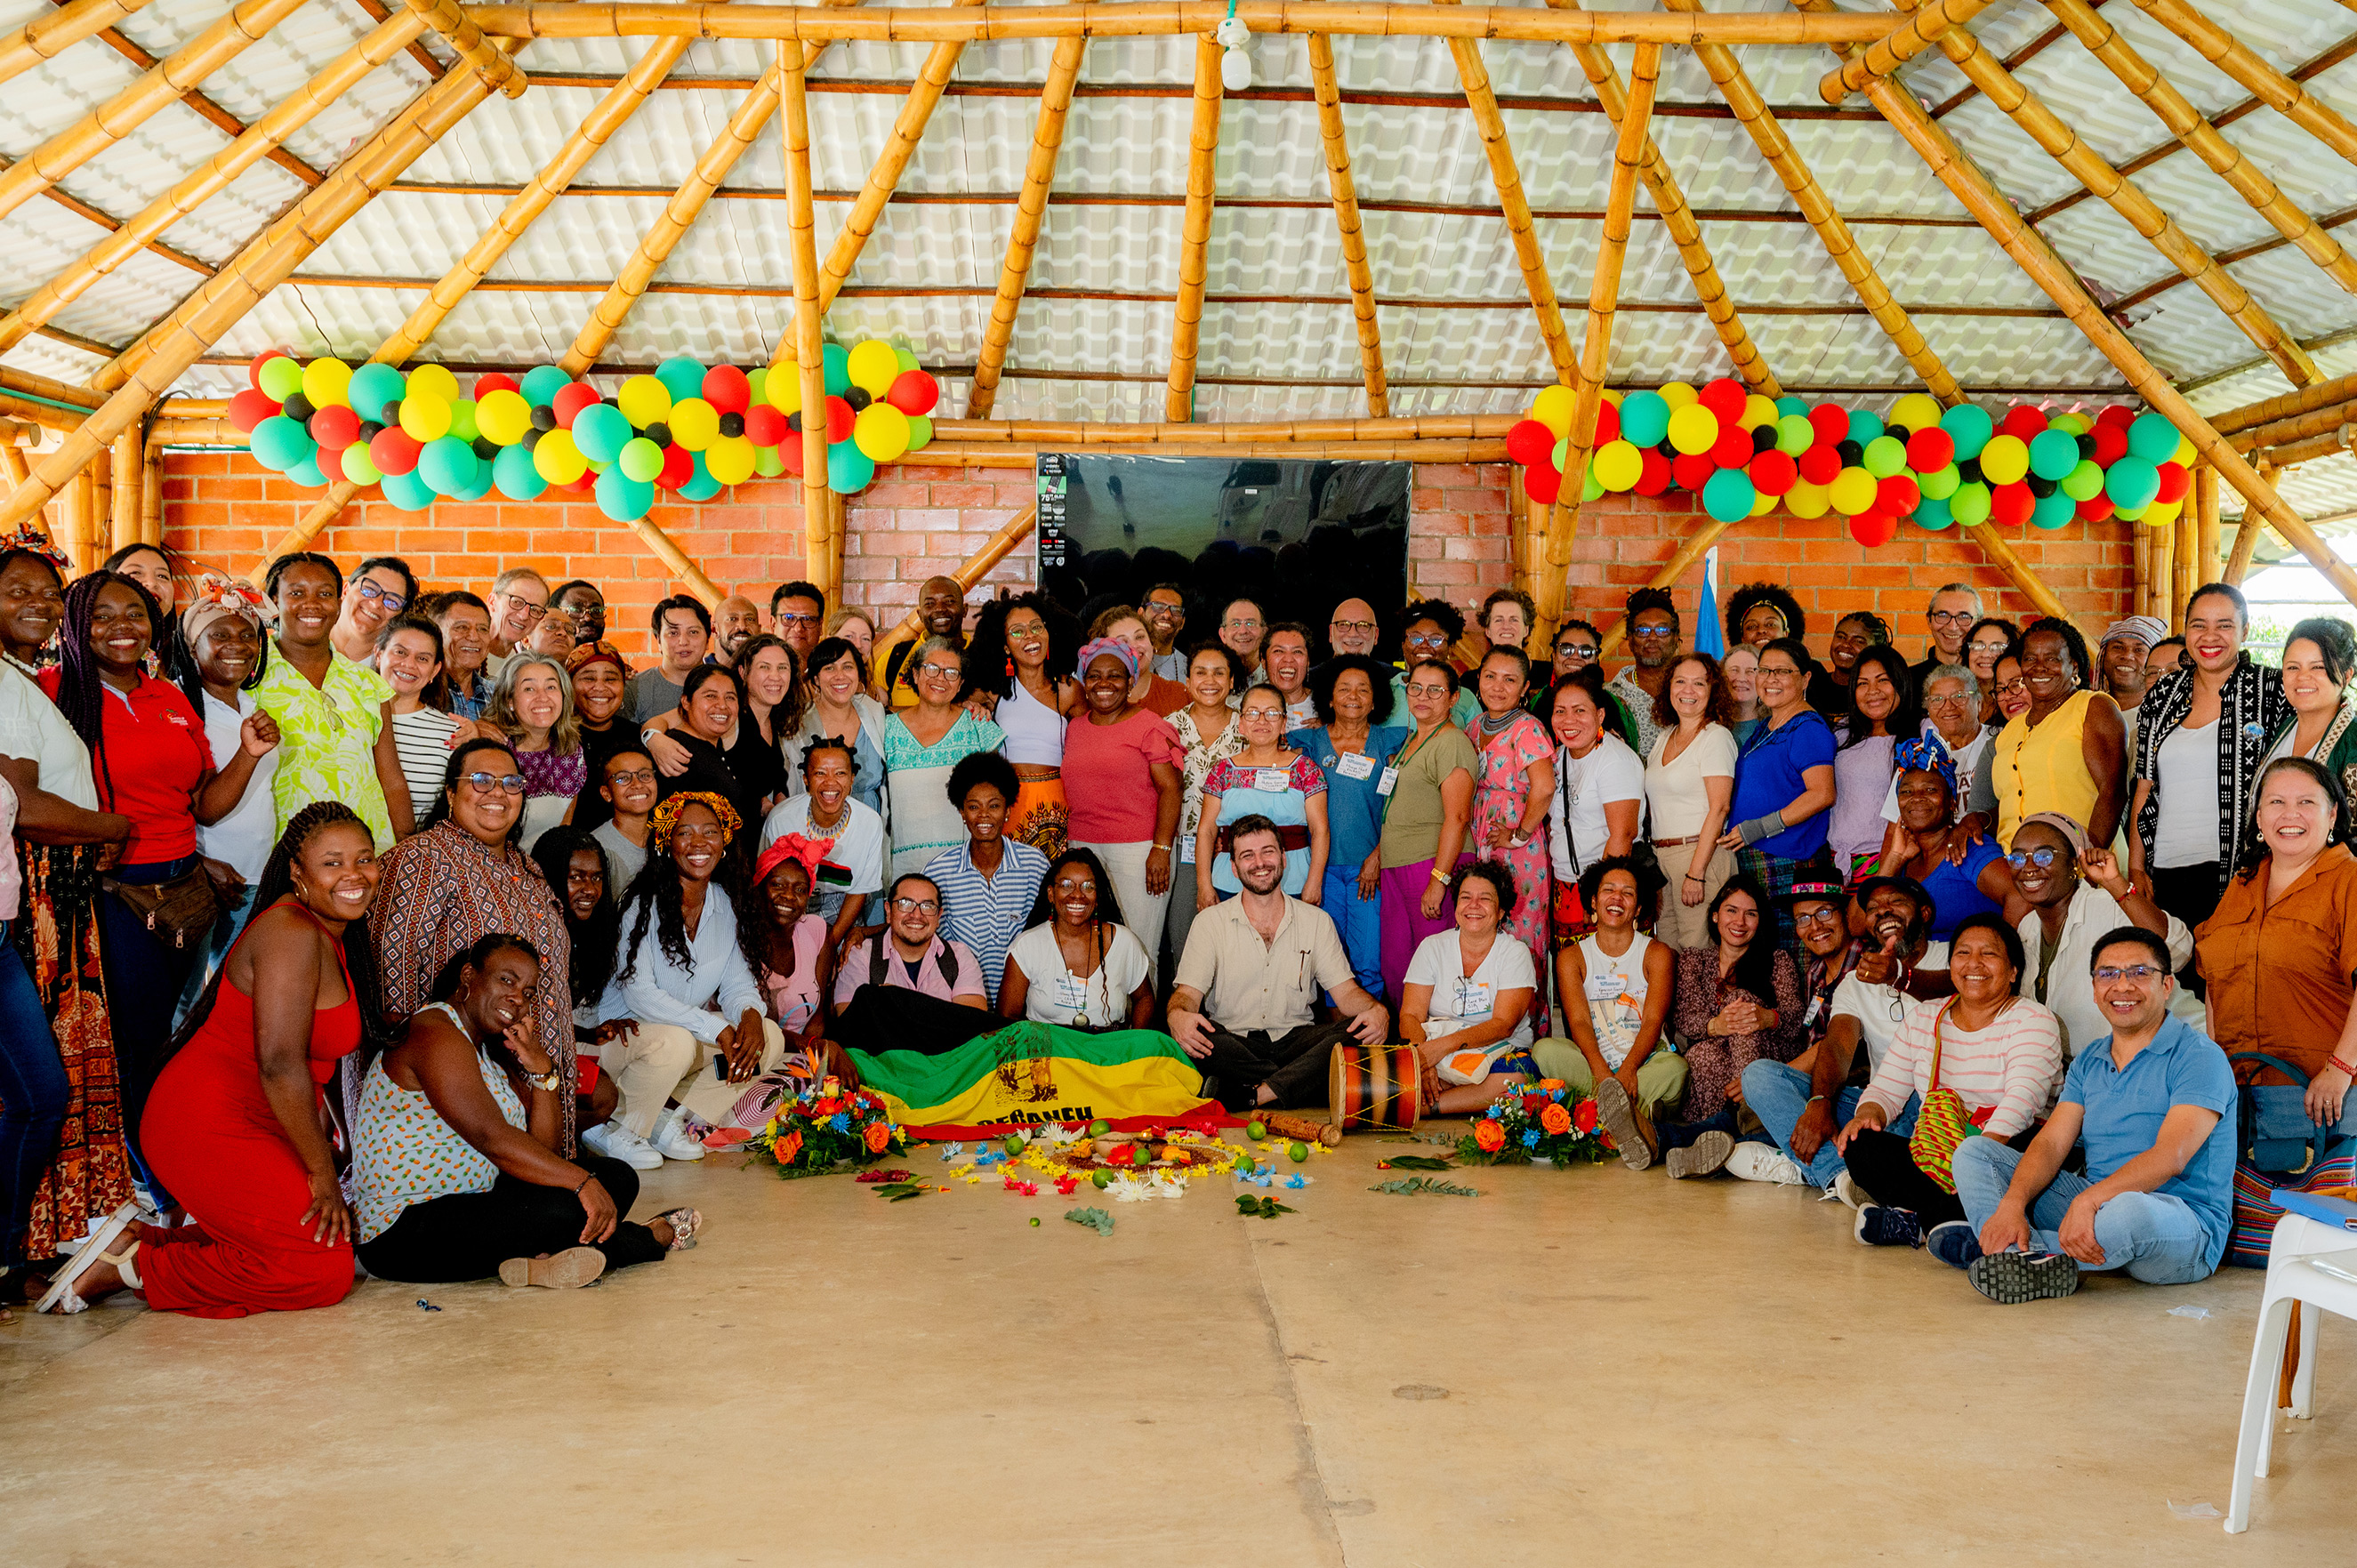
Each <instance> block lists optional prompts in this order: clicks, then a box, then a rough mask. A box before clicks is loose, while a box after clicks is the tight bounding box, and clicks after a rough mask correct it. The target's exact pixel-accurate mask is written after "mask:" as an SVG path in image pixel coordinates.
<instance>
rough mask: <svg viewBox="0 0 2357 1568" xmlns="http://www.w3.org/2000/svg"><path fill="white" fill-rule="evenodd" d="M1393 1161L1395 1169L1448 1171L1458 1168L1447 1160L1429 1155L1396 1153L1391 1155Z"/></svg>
mask: <svg viewBox="0 0 2357 1568" xmlns="http://www.w3.org/2000/svg"><path fill="white" fill-rule="evenodd" d="M1391 1163H1392V1165H1393V1167H1394V1169H1398V1170H1404V1171H1447V1170H1455V1169H1456V1168H1457V1167H1456V1166H1454V1165H1450V1164H1449V1163H1448V1161H1447V1160H1445V1159H1439V1160H1436V1159H1434V1158H1432V1157H1431V1156H1430V1155H1393V1156H1392V1157H1391Z"/></svg>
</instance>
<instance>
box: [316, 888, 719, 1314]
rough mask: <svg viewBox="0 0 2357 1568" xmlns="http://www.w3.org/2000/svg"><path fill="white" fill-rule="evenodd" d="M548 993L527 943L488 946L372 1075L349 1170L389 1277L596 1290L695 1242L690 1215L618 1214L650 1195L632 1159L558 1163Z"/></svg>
mask: <svg viewBox="0 0 2357 1568" xmlns="http://www.w3.org/2000/svg"><path fill="white" fill-rule="evenodd" d="M551 978H552V980H553V979H554V977H551ZM540 984H541V969H540V954H539V953H538V952H536V951H535V950H533V946H532V944H531V943H530V942H527V941H525V940H523V939H522V937H517V936H511V935H508V934H506V933H504V932H501V933H497V934H494V935H491V936H488V937H485V938H483V939H482V940H480V941H479V942H477V943H476V944H475V945H474V946H473V947H471V948H469V949H468V950H466V951H465V952H463V953H460V954H458V955H457V957H456V958H453V959H452V960H451V961H449V962H448V963H447V964H446V965H444V966H443V970H442V972H441V974H439V975H438V976H436V979H435V983H434V1001H433V1002H432V1003H431V1004H428V1005H427V1006H426V1007H425V1008H424V1009H422V1010H421V1011H420V1012H418V1014H417V1015H415V1016H414V1017H413V1018H411V1019H410V1020H409V1028H408V1030H407V1032H406V1033H405V1034H404V1036H402V1040H401V1043H400V1044H399V1045H397V1046H395V1047H393V1049H391V1050H389V1051H387V1052H385V1053H384V1055H383V1056H382V1057H380V1058H378V1059H377V1060H375V1061H374V1062H371V1064H370V1065H369V1069H368V1074H367V1077H366V1078H365V1079H363V1080H362V1081H361V1108H360V1119H359V1121H358V1122H357V1124H356V1127H355V1130H354V1133H353V1139H352V1144H353V1166H354V1169H355V1170H356V1171H357V1173H358V1183H359V1188H360V1201H359V1204H358V1208H359V1211H360V1213H359V1219H360V1249H359V1251H360V1258H361V1262H362V1263H363V1264H364V1265H366V1266H367V1268H368V1271H369V1273H372V1274H374V1275H376V1276H377V1277H378V1278H380V1279H388V1280H401V1281H404V1282H405V1283H412V1284H445V1283H453V1282H456V1281H460V1280H478V1279H482V1278H485V1277H487V1276H489V1275H490V1274H492V1273H497V1274H498V1275H499V1276H500V1281H501V1282H502V1283H506V1284H511V1285H524V1284H533V1285H548V1286H554V1287H564V1286H571V1285H585V1284H587V1283H589V1282H590V1281H591V1280H594V1279H596V1278H597V1276H598V1275H600V1274H602V1273H605V1272H606V1271H607V1270H608V1268H617V1269H622V1268H628V1267H630V1265H631V1264H632V1263H647V1262H655V1261H656V1260H658V1259H660V1258H661V1257H662V1255H663V1253H664V1252H666V1251H672V1250H673V1249H676V1248H681V1247H692V1246H694V1244H695V1233H696V1230H697V1229H698V1228H699V1227H700V1226H701V1224H702V1219H701V1218H700V1217H699V1216H698V1215H697V1213H696V1211H695V1210H694V1209H693V1208H674V1209H673V1210H672V1211H671V1212H670V1213H668V1214H663V1215H660V1216H658V1217H657V1218H656V1219H655V1220H654V1222H653V1223H652V1224H651V1225H640V1224H635V1223H631V1222H630V1221H628V1220H625V1219H623V1218H622V1216H624V1215H626V1214H628V1213H629V1212H630V1205H631V1204H632V1203H633V1202H634V1201H636V1199H637V1197H638V1196H639V1176H638V1173H637V1172H636V1171H634V1170H632V1169H631V1168H630V1166H629V1165H624V1164H623V1163H622V1162H621V1161H619V1160H616V1159H608V1158H606V1157H604V1156H602V1155H583V1156H582V1158H581V1159H580V1161H579V1163H577V1164H576V1162H574V1161H572V1160H568V1159H565V1158H564V1157H563V1156H561V1155H558V1154H557V1153H556V1140H557V1134H558V1128H559V1126H560V1125H561V1123H562V1114H561V1107H562V1105H563V1102H564V1101H563V1097H564V1095H565V1093H566V1092H568V1091H569V1090H570V1088H571V1086H570V1085H569V1084H566V1083H565V1082H564V1080H563V1079H561V1078H560V1077H559V1076H558V1073H557V1069H556V1064H555V1063H554V1062H552V1061H551V1060H550V1059H549V1058H548V1053H547V1052H546V1051H545V1050H544V1049H542V1047H541V1044H540V1041H539V1038H538V1037H537V1035H536V1034H535V1032H534V1030H533V1005H532V1004H533V996H534V993H536V992H537V990H538V988H539V986H540ZM527 1107H529V1110H527Z"/></svg>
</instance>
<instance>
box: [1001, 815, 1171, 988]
mask: <svg viewBox="0 0 2357 1568" xmlns="http://www.w3.org/2000/svg"><path fill="white" fill-rule="evenodd" d="M1153 1011H1154V987H1153V985H1152V983H1150V982H1149V980H1148V978H1147V966H1146V944H1145V943H1143V942H1141V941H1139V940H1137V935H1136V933H1135V932H1134V931H1132V930H1131V929H1129V928H1128V927H1127V926H1125V925H1123V924H1122V923H1121V906H1120V904H1119V903H1118V902H1116V901H1115V899H1114V885H1113V879H1112V878H1111V877H1109V876H1107V875H1105V870H1104V867H1103V865H1101V864H1099V862H1098V860H1097V857H1096V856H1095V855H1094V854H1091V853H1090V852H1089V851H1087V850H1084V849H1068V850H1066V851H1065V852H1064V853H1063V854H1060V855H1058V856H1057V857H1056V858H1055V859H1054V860H1053V861H1052V862H1050V863H1049V866H1048V875H1047V877H1046V879H1045V880H1043V881H1042V882H1041V883H1040V884H1039V899H1038V900H1037V901H1036V902H1035V903H1033V905H1032V906H1031V919H1030V923H1029V927H1028V929H1026V930H1025V931H1024V933H1023V934H1022V935H1021V936H1019V937H1017V938H1016V939H1015V940H1014V941H1013V942H1012V943H1010V944H1009V945H1008V947H1007V949H1006V974H1005V976H1004V977H1003V978H1002V979H1001V980H1000V981H999V983H998V1015H999V1016H1000V1017H1002V1018H1028V1019H1029V1020H1030V1021H1031V1022H1033V1023H1035V1024H1061V1025H1063V1026H1065V1027H1067V1028H1072V1029H1093V1030H1104V1029H1143V1028H1145V1027H1146V1018H1147V1016H1148V1015H1150V1014H1152V1012H1153Z"/></svg>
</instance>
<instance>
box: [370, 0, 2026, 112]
mask: <svg viewBox="0 0 2357 1568" xmlns="http://www.w3.org/2000/svg"><path fill="white" fill-rule="evenodd" d="M414 3H415V0H412V4H414ZM1991 3H1992V0H1932V4H1931V5H1926V6H1924V7H1922V8H1921V10H1919V11H1917V12H1916V13H1915V14H1914V15H1913V16H1911V17H1910V18H1909V19H1908V20H1906V21H1904V22H1902V23H1900V25H1899V26H1898V27H1894V28H1892V29H1891V30H1890V32H1889V34H1888V35H1886V36H1885V37H1883V38H1879V39H1878V40H1876V41H1875V42H1874V43H1873V44H1871V45H1869V46H1868V47H1867V48H1863V49H1859V50H1856V51H1854V52H1853V53H1852V54H1851V55H1850V58H1849V59H1847V60H1846V61H1845V62H1844V63H1843V64H1841V65H1840V66H1838V67H1836V68H1835V70H1829V71H1827V72H1825V74H1824V80H1823V81H1819V82H1818V83H1817V93H1818V95H1819V96H1820V97H1822V98H1823V99H1824V101H1825V102H1828V103H1832V104H1836V105H1838V104H1839V103H1840V102H1841V101H1842V100H1843V99H1845V98H1847V97H1848V96H1849V95H1850V94H1851V93H1853V92H1857V91H1863V90H1864V88H1865V87H1866V84H1867V82H1869V81H1889V79H1890V78H1891V77H1892V76H1893V75H1895V74H1897V72H1898V70H1899V68H1900V66H1902V65H1905V64H1906V63H1907V62H1908V61H1909V60H1910V59H1914V58H1915V57H1916V56H1917V55H1919V54H1921V53H1922V52H1923V51H1924V50H1925V49H1927V48H1931V47H1932V45H1933V44H1935V43H1944V42H1945V41H1946V40H1947V39H1948V38H1953V36H1954V34H1955V32H1956V31H1957V30H1959V29H1961V28H1963V27H1964V24H1965V23H1967V22H1969V21H1971V20H1972V19H1973V18H1974V17H1975V16H1979V15H1980V14H1981V13H1982V12H1983V11H1986V10H1987V9H1988V7H1989V5H1991ZM1951 58H1953V57H1951ZM1975 85H1978V84H1977V83H1975ZM1981 91H1983V92H1986V91H1988V89H1987V88H1986V87H1983V88H1981Z"/></svg>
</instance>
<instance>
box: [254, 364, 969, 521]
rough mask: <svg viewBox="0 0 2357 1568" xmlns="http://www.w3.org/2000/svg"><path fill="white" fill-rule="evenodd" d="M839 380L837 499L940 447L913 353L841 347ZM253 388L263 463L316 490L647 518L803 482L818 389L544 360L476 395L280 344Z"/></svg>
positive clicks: (833, 434) (485, 381)
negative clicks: (572, 502)
mask: <svg viewBox="0 0 2357 1568" xmlns="http://www.w3.org/2000/svg"><path fill="white" fill-rule="evenodd" d="M825 376H826V406H825V409H824V411H823V416H824V418H825V420H826V438H827V453H826V482H827V488H828V489H832V490H834V491H835V492H836V493H837V494H840V495H851V494H854V493H856V491H859V490H862V489H866V487H867V484H868V482H869V481H870V480H871V479H873V478H875V477H876V469H877V466H878V465H879V464H884V463H890V462H893V461H896V460H897V459H899V458H900V457H901V456H905V455H907V454H908V453H910V452H916V451H920V450H922V449H923V448H924V446H926V445H927V444H928V443H930V442H931V440H932V438H933V422H932V420H931V418H930V417H928V416H929V415H930V414H931V413H932V410H933V405H934V404H935V403H937V402H938V401H939V400H940V397H941V387H940V384H939V383H938V382H937V381H934V380H933V378H932V377H931V376H930V375H928V374H926V373H925V371H922V370H920V369H919V368H918V365H917V357H916V356H915V355H914V354H911V353H910V352H909V351H908V350H907V349H898V348H895V347H894V346H893V345H891V344H889V343H884V342H878V341H876V340H874V339H872V338H871V339H869V340H868V341H866V342H864V343H860V344H857V345H856V346H854V347H852V348H848V349H846V348H845V347H843V346H842V345H841V344H837V343H830V344H828V345H827V346H826V366H825ZM246 379H247V381H249V382H251V383H252V384H251V385H249V386H248V387H247V389H246V390H245V391H243V392H239V393H238V394H237V395H236V396H235V397H233V398H231V399H230V401H229V417H230V421H231V424H235V425H236V426H237V427H238V428H239V429H241V430H242V431H244V432H245V433H246V435H247V436H248V438H249V441H250V443H251V447H252V450H253V456H254V461H256V462H258V463H260V464H261V465H262V466H263V467H266V468H269V469H272V470H274V472H277V473H281V474H284V475H285V476H286V477H287V478H290V479H293V480H294V481H295V482H296V483H297V484H299V485H305V486H312V487H317V486H323V485H326V484H327V483H328V481H329V480H330V479H331V478H341V479H346V480H349V481H350V482H351V483H353V484H356V485H382V487H383V489H384V499H386V500H388V501H390V502H392V503H393V505H394V506H396V507H399V508H400V509H401V510H404V511H424V510H426V509H427V508H429V507H431V506H432V505H433V504H434V502H435V501H436V499H450V500H457V501H473V500H480V499H482V498H483V497H485V496H487V495H489V494H490V493H491V491H492V490H494V489H496V490H498V491H499V492H500V494H501V495H502V496H505V497H506V498H507V499H510V500H519V501H528V500H535V499H539V497H540V496H541V495H542V494H543V493H544V491H546V490H548V489H551V488H552V487H554V489H561V490H567V491H573V492H576V493H577V492H589V493H591V494H594V495H595V497H596V499H597V507H598V510H601V511H603V512H604V513H605V514H606V515H607V516H608V517H610V518H612V519H613V520H614V521H617V522H634V521H637V520H638V519H640V518H641V517H644V516H645V515H646V514H647V511H648V510H649V509H650V508H651V507H652V506H653V505H654V503H655V497H656V494H657V492H659V491H662V490H669V491H671V492H673V493H674V494H676V495H677V496H678V497H679V499H682V500H690V501H703V500H709V499H712V498H713V497H714V496H716V495H718V494H719V493H720V491H721V489H722V488H723V487H724V486H727V485H737V484H743V483H744V482H745V481H746V480H748V479H750V478H753V477H754V476H756V475H761V476H764V477H774V476H776V475H779V474H796V475H799V474H800V473H801V472H802V436H801V434H800V433H801V431H802V418H803V409H802V377H801V375H800V374H799V373H798V372H796V371H791V369H789V370H788V371H786V372H785V373H782V374H779V375H772V374H770V371H767V370H766V369H764V370H757V371H740V370H738V369H737V367H736V366H734V365H714V366H711V367H709V368H706V367H705V366H704V365H702V364H699V363H698V362H697V361H695V360H690V359H684V358H682V359H673V360H665V361H664V362H663V363H662V365H661V366H659V367H657V368H656V370H655V372H654V373H653V374H652V375H640V376H632V377H630V379H629V380H628V381H624V382H623V383H622V384H621V386H620V387H619V389H618V390H617V391H616V392H614V394H613V395H612V396H610V397H608V396H603V395H601V394H600V393H599V392H597V389H596V388H595V387H592V386H590V385H589V384H588V383H587V381H576V380H574V379H573V378H572V377H571V376H568V375H566V374H565V372H564V371H561V370H559V369H558V368H557V367H555V366H554V365H542V366H539V367H538V368H536V369H534V370H532V371H526V372H525V373H524V375H523V376H522V378H521V379H519V378H516V377H513V376H506V375H500V374H496V373H494V374H489V375H483V376H479V377H477V378H476V379H475V384H474V388H473V395H472V396H471V397H468V396H462V395H460V388H459V385H458V378H457V377H456V376H454V375H452V374H451V373H450V371H448V370H447V369H445V368H444V367H442V366H440V365H436V364H422V365H417V366H415V367H414V368H412V369H411V370H410V371H409V372H408V373H407V374H406V375H404V373H403V372H401V371H397V370H395V369H394V368H393V366H391V365H380V364H366V365H362V366H361V367H360V368H359V369H357V370H355V369H353V368H352V367H351V366H350V365H349V364H346V363H345V362H344V361H343V360H312V361H310V363H308V364H304V363H301V362H299V361H297V360H296V359H295V358H294V357H293V356H292V355H290V354H288V353H286V352H285V351H284V350H282V349H271V350H269V351H268V352H266V353H264V354H263V355H261V356H260V357H258V358H257V359H255V360H254V361H253V364H251V365H250V366H248V367H247V370H246Z"/></svg>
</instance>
